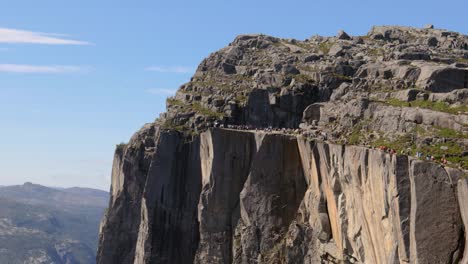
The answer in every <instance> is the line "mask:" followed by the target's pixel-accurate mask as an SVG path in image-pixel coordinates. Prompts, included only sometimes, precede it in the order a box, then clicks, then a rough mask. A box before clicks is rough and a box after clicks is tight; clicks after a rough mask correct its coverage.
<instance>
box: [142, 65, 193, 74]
mask: <svg viewBox="0 0 468 264" xmlns="http://www.w3.org/2000/svg"><path fill="white" fill-rule="evenodd" d="M146 70H147V71H155V72H167V73H192V72H193V71H194V69H193V68H191V67H185V66H170V67H166V66H150V67H147V68H146Z"/></svg>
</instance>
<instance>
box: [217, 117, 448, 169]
mask: <svg viewBox="0 0 468 264" xmlns="http://www.w3.org/2000/svg"><path fill="white" fill-rule="evenodd" d="M213 127H217V128H227V129H234V130H244V131H245V130H250V131H263V132H267V133H273V132H277V133H283V134H291V135H302V136H304V137H313V138H317V139H320V140H328V134H327V132H325V131H321V130H305V129H302V128H296V129H292V128H277V127H272V126H269V127H255V126H252V125H224V124H221V123H214V124H213ZM373 149H378V150H381V151H384V152H386V153H389V154H393V155H394V154H397V151H396V150H395V149H393V148H390V147H387V146H384V145H382V146H379V147H377V148H373ZM400 154H401V155H407V156H410V155H411V151H410V150H406V151H405V150H401V151H400ZM415 157H416V158H419V159H424V158H425V159H426V160H428V161H434V162H440V163H442V164H447V163H448V161H447V159H446V158H445V156H443V157H442V158H440V160H438V159H437V158H436V157H434V156H433V155H431V154H426V155H425V157H424V153H422V152H419V151H417V152H416V155H415Z"/></svg>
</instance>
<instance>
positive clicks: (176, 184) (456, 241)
mask: <svg viewBox="0 0 468 264" xmlns="http://www.w3.org/2000/svg"><path fill="white" fill-rule="evenodd" d="M144 130H145V128H144ZM150 131H151V129H150ZM151 132H155V131H154V130H152V131H151ZM140 139H141V138H138V140H140ZM133 140H136V138H135V137H134V138H133ZM129 144H135V142H134V141H131V142H130V143H129ZM131 146H132V145H128V146H127V147H126V150H125V151H124V152H128V151H129V150H130V148H131ZM153 148H154V150H153V151H154V152H153V153H152V155H151V157H148V159H151V162H149V163H147V165H146V166H148V167H147V169H146V170H145V169H143V168H140V170H141V169H143V171H147V174H146V177H145V178H146V181H145V183H143V187H144V191H143V192H140V193H139V194H138V195H139V197H136V196H132V197H134V199H139V200H140V202H138V203H137V202H136V201H135V202H134V203H133V207H132V209H133V210H135V211H140V214H139V217H138V218H136V219H134V220H132V218H128V217H129V214H127V215H117V214H112V215H111V214H110V213H111V212H113V211H117V209H119V207H117V208H116V207H115V205H114V207H110V210H109V213H108V215H107V217H106V219H105V223H104V226H103V231H102V234H101V247H100V257H99V258H98V263H112V262H113V261H117V260H118V261H119V263H252V262H260V263H320V261H330V263H333V261H335V262H340V261H344V262H346V263H357V262H359V263H456V261H457V260H458V259H459V258H461V254H460V253H462V252H464V249H463V248H462V246H463V244H464V243H461V241H460V239H462V238H463V235H464V233H463V224H462V216H463V217H465V214H466V210H464V207H463V206H465V204H464V200H463V199H460V198H458V199H457V195H458V196H459V197H464V196H465V194H466V193H465V192H466V190H465V189H466V182H465V181H460V183H459V186H458V192H457V191H456V183H457V180H458V177H459V176H457V175H460V173H461V171H456V170H455V171H456V172H457V173H453V172H452V171H449V172H448V171H447V170H445V169H444V168H443V167H442V166H440V165H437V164H435V163H431V162H425V161H419V160H415V159H412V158H409V157H407V156H398V155H391V154H388V153H385V152H382V151H380V150H373V149H367V148H363V147H357V146H343V145H335V144H328V143H324V142H318V141H317V142H314V141H309V140H308V139H305V138H303V137H301V136H293V135H284V134H281V133H265V132H243V131H234V130H228V129H213V130H209V131H207V132H204V133H202V134H201V135H200V138H197V139H195V140H194V141H192V142H191V143H183V142H181V141H180V136H179V135H178V134H177V133H174V132H164V131H158V132H157V134H156V135H155V145H154V147H153ZM116 157H117V158H116V160H117V162H119V160H120V156H118V155H117V156H116ZM140 158H143V160H142V161H144V160H146V159H145V157H144V156H140ZM186 166H187V167H186ZM140 170H138V171H134V172H138V173H139V172H140ZM118 175H119V174H118V173H114V174H113V176H114V177H117V176H118ZM127 175H128V174H127ZM127 175H125V176H127ZM127 177H128V176H127ZM130 177H131V176H130ZM142 177H143V176H142ZM130 179H131V178H130ZM126 180H127V179H124V181H126ZM134 194H136V193H134ZM118 199H120V198H117V199H115V197H113V200H118ZM459 202H460V205H459V204H458V203H459ZM136 205H139V208H135V207H136ZM111 206H112V205H111ZM125 208H127V207H125ZM129 209H130V208H129ZM136 214H137V215H138V213H136ZM130 221H138V223H139V227H138V228H136V229H135V230H133V231H128V230H125V229H124V228H128V227H127V226H122V225H121V226H117V225H116V224H114V223H131V222H130ZM112 225H113V226H112ZM131 234H133V236H131V237H130V236H129V235H131ZM110 235H114V237H113V239H112V240H106V238H107V237H109V236H110ZM116 235H119V236H116ZM120 236H125V237H126V238H127V239H125V240H124V239H119V237H120ZM130 239H132V240H130ZM463 239H464V238H463ZM433 241H441V243H433ZM113 247H114V249H113ZM127 248H128V249H129V251H127V252H125V253H121V252H119V251H116V250H115V249H120V250H124V249H127ZM454 252H458V255H456V256H455V255H454ZM124 256H125V257H124ZM454 256H455V257H456V258H457V259H455V258H454Z"/></svg>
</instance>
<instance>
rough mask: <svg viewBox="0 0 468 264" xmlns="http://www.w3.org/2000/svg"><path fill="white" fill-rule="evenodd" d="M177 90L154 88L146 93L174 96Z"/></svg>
mask: <svg viewBox="0 0 468 264" xmlns="http://www.w3.org/2000/svg"><path fill="white" fill-rule="evenodd" d="M176 91H177V90H175V89H165V88H154V89H147V90H146V92H147V93H150V94H155V95H174V94H175V93H176Z"/></svg>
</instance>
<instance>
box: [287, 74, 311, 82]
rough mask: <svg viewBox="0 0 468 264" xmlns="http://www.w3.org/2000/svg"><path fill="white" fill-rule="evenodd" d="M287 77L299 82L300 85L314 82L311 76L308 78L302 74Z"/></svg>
mask: <svg viewBox="0 0 468 264" xmlns="http://www.w3.org/2000/svg"><path fill="white" fill-rule="evenodd" d="M288 77H290V78H294V80H296V81H297V82H301V83H307V82H314V79H313V78H312V76H309V75H307V74H303V73H300V74H296V75H289V76H288Z"/></svg>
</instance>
